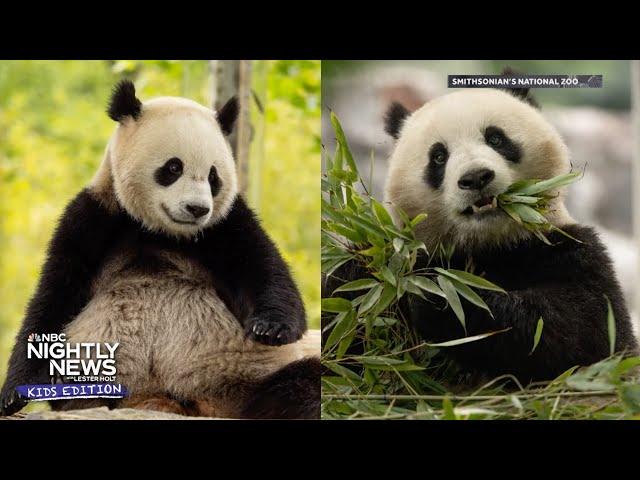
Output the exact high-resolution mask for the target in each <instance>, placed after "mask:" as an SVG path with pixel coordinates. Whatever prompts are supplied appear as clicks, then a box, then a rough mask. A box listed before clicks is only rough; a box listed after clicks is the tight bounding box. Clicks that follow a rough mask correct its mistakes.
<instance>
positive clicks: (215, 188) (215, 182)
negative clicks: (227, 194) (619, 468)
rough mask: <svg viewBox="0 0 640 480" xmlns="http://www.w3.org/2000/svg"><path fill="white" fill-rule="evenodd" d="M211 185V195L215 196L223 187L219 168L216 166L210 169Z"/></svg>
mask: <svg viewBox="0 0 640 480" xmlns="http://www.w3.org/2000/svg"><path fill="white" fill-rule="evenodd" d="M209 185H210V186H211V196H212V197H215V196H216V195H217V193H218V192H219V191H220V187H222V181H221V180H220V177H219V176H218V170H216V167H214V166H211V169H210V170H209Z"/></svg>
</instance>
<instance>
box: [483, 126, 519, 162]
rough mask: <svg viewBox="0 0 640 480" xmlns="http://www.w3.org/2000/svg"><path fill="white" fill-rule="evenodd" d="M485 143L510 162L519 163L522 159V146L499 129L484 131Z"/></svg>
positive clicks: (493, 128) (491, 127) (490, 128)
mask: <svg viewBox="0 0 640 480" xmlns="http://www.w3.org/2000/svg"><path fill="white" fill-rule="evenodd" d="M484 141H485V142H486V144H487V145H489V146H490V147H491V148H493V149H494V150H495V151H496V152H498V153H499V154H500V155H502V156H503V157H504V158H506V159H507V160H509V161H510V162H514V163H517V162H519V161H520V158H522V149H521V148H520V145H518V144H517V143H516V142H514V141H513V140H511V139H510V138H509V137H507V135H506V134H505V133H504V131H503V130H502V129H501V128H499V127H494V126H490V127H487V129H486V130H485V131H484Z"/></svg>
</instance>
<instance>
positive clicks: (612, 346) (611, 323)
mask: <svg viewBox="0 0 640 480" xmlns="http://www.w3.org/2000/svg"><path fill="white" fill-rule="evenodd" d="M604 298H605V300H606V301H607V330H608V333H609V355H613V354H614V353H615V351H616V318H615V316H614V315H613V308H612V307H611V301H610V300H609V297H607V296H606V295H605V296H604Z"/></svg>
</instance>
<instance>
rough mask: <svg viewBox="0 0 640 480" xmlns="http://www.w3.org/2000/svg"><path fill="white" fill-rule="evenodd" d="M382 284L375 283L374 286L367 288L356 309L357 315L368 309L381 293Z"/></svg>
mask: <svg viewBox="0 0 640 480" xmlns="http://www.w3.org/2000/svg"><path fill="white" fill-rule="evenodd" d="M382 289H383V287H382V284H378V285H376V286H375V287H374V288H372V289H371V290H369V293H367V294H366V295H365V296H364V298H363V299H362V303H361V304H360V308H359V309H358V315H362V314H363V313H365V312H366V311H367V310H370V309H371V308H372V307H373V306H374V305H375V304H376V302H377V301H378V299H379V298H380V295H382Z"/></svg>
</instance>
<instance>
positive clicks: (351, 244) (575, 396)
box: [322, 114, 640, 420]
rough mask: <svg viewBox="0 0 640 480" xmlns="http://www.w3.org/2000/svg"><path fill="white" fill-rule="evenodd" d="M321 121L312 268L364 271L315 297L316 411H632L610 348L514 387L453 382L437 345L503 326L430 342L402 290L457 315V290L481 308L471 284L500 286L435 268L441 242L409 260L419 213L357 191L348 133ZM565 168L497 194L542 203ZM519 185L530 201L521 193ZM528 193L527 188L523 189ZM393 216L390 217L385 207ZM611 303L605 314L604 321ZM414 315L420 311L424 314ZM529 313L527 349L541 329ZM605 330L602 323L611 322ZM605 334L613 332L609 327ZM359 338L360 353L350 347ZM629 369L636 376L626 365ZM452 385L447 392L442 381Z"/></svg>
mask: <svg viewBox="0 0 640 480" xmlns="http://www.w3.org/2000/svg"><path fill="white" fill-rule="evenodd" d="M331 123H332V125H333V128H334V131H335V135H336V141H337V146H336V151H335V153H334V154H333V156H331V155H328V154H325V174H324V175H323V177H322V271H323V273H324V274H325V275H332V274H336V270H337V269H338V268H339V267H340V266H341V265H343V264H344V263H346V262H348V261H355V262H358V263H359V264H360V265H362V266H363V267H364V268H365V270H366V272H368V274H369V276H368V277H366V278H362V279H358V280H355V281H351V282H348V283H346V284H344V285H342V286H341V287H339V288H336V289H335V290H334V292H332V296H331V297H330V298H325V299H323V300H322V312H323V317H324V320H325V322H324V324H325V327H324V328H325V329H331V333H330V334H329V336H328V338H327V340H326V341H325V343H324V345H323V351H322V362H323V365H324V366H325V367H327V369H328V370H330V371H331V373H330V374H326V375H324V376H323V378H322V399H323V403H322V415H323V418H326V419H332V418H388V419H392V418H398V419H409V418H413V419H450V420H453V419H493V418H503V419H510V418H514V419H528V418H539V419H559V418H634V416H635V417H638V416H640V388H639V386H640V385H638V380H637V373H635V374H633V371H634V369H635V368H636V367H637V366H638V365H640V357H632V358H627V359H624V358H623V357H622V356H620V355H615V356H612V357H610V358H608V359H606V360H603V361H602V362H599V363H597V364H595V365H592V366H590V367H586V368H583V369H577V367H574V368H572V369H570V370H568V371H567V372H565V373H564V374H563V375H561V376H560V377H558V378H557V379H555V380H553V381H551V382H541V383H533V384H531V385H528V386H526V387H523V386H522V385H521V384H520V383H519V382H518V380H517V379H515V378H514V377H512V376H510V375H505V376H502V377H498V378H495V379H493V380H492V381H490V382H489V383H487V384H485V385H482V386H481V387H479V388H477V389H475V390H473V391H470V392H467V393H461V392H460V391H459V390H461V389H462V388H464V387H461V385H462V386H464V385H469V384H470V383H471V382H469V380H470V379H469V376H468V375H466V374H464V373H463V372H461V371H459V370H458V369H457V368H456V366H455V365H454V364H453V363H451V362H449V361H447V360H445V359H444V358H443V356H442V355H438V352H439V351H441V349H446V348H448V347H453V346H456V345H460V344H463V343H468V342H474V341H482V340H483V339H484V338H487V337H488V336H492V335H500V334H502V333H504V332H505V331H507V330H508V329H507V330H500V331H493V332H486V333H483V334H481V335H474V336H470V337H464V338H459V339H455V340H451V341H448V342H442V343H438V344H430V343H428V342H424V341H420V340H419V339H418V338H416V336H415V334H414V332H413V331H412V329H411V328H410V327H409V326H408V324H407V322H406V321H405V319H404V318H403V317H402V315H401V312H400V310H399V308H398V302H399V301H400V300H401V299H402V298H403V297H409V298H408V299H407V300H408V301H411V297H412V296H419V297H422V298H426V297H429V298H433V295H435V296H436V297H441V298H444V299H446V301H447V302H448V308H451V309H452V311H453V313H454V314H455V316H456V317H457V319H458V321H459V322H460V323H461V324H462V325H463V326H464V325H465V314H464V309H463V306H462V303H461V301H460V297H464V298H465V299H466V300H468V301H469V302H471V303H473V304H475V305H476V306H478V307H480V308H483V309H485V310H487V311H489V313H490V310H489V308H488V306H487V305H486V304H485V303H484V301H483V300H482V298H481V297H480V296H479V295H478V294H477V293H476V290H477V289H481V290H482V289H485V290H491V291H495V292H500V293H502V294H504V295H506V294H507V293H506V292H505V291H504V290H503V289H501V288H500V287H499V286H497V285H494V284H493V283H491V282H489V281H488V280H486V279H484V278H482V277H479V276H477V275H474V274H472V273H470V272H465V271H460V270H454V269H450V268H444V267H442V266H436V264H439V265H448V259H449V258H450V257H451V254H452V251H451V249H450V248H447V247H446V246H444V245H440V246H439V247H438V248H437V249H436V250H435V251H434V252H430V259H435V260H436V261H435V262H433V264H432V263H431V262H430V263H429V264H428V266H427V267H426V268H420V269H416V268H415V267H416V260H417V256H418V254H419V253H426V248H425V245H424V244H423V243H422V242H420V241H419V240H418V239H417V238H416V236H415V234H414V227H415V226H416V225H417V224H419V223H420V222H423V221H426V222H428V221H429V219H428V217H427V216H425V215H420V216H418V217H416V218H414V219H410V218H409V217H407V215H406V214H405V213H404V212H402V211H400V210H396V211H394V212H393V215H391V214H390V213H389V211H387V209H386V208H385V207H384V206H383V205H382V204H380V203H379V202H378V201H376V200H375V198H373V197H372V196H370V195H369V193H368V188H367V185H365V183H364V182H363V181H362V179H361V177H360V175H359V173H358V170H357V168H356V162H355V161H354V159H353V157H352V154H351V152H350V149H349V145H348V142H347V139H346V138H345V136H344V132H343V131H342V128H341V126H340V123H339V121H338V119H337V118H336V117H335V115H333V114H331ZM571 178H573V177H564V178H556V179H553V180H552V181H547V182H546V183H544V182H534V181H532V182H528V183H527V184H526V185H524V184H522V185H515V186H514V187H512V189H510V190H509V191H508V193H507V194H505V197H503V201H504V202H505V204H508V205H516V204H518V205H519V204H524V205H535V207H532V211H534V212H536V210H535V208H539V209H541V210H543V209H544V208H545V207H546V206H547V204H546V203H545V202H547V201H548V199H549V197H547V195H550V194H549V191H550V190H552V189H553V188H557V187H558V186H560V185H561V184H562V183H563V182H567V181H569V180H570V179H571ZM522 197H531V198H534V197H535V202H534V201H530V203H521V200H522ZM525 200H526V201H527V202H529V199H525ZM394 217H397V220H396V222H394V221H393V218H394ZM611 318H612V315H610V319H609V325H611V324H612V322H613V321H612V320H611ZM423 321H429V319H428V318H425V319H423ZM543 326H544V322H543V320H542V319H539V320H538V323H537V327H536V331H535V334H534V336H533V338H532V345H533V347H532V350H531V353H533V352H534V351H535V349H536V348H537V346H538V344H539V342H540V340H541V337H542V335H543ZM610 331H611V327H610ZM614 335H615V333H614ZM355 342H357V343H358V347H359V349H360V348H361V350H362V353H361V354H358V355H353V354H350V353H349V352H348V350H349V347H350V346H351V345H353V344H354V343H355ZM634 375H635V376H634ZM452 385H456V389H457V390H458V392H457V393H454V392H452V391H451V387H450V386H452Z"/></svg>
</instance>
